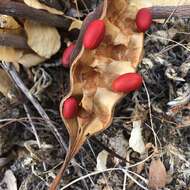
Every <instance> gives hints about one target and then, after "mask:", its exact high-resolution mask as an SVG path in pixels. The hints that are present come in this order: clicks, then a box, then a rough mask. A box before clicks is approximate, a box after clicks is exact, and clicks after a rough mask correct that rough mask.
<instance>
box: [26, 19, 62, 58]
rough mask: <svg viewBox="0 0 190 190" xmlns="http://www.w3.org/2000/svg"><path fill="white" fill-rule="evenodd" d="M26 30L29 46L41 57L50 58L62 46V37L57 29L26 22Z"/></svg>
mask: <svg viewBox="0 0 190 190" xmlns="http://www.w3.org/2000/svg"><path fill="white" fill-rule="evenodd" d="M24 28H25V31H26V34H27V37H28V45H29V46H30V47H31V49H33V50H34V51H35V52H36V53H37V54H38V55H39V56H41V57H44V58H47V59H48V58H50V57H51V56H52V55H54V54H55V53H57V51H58V50H59V48H60V46H61V42H60V35H59V33H58V31H57V29H56V28H54V27H50V26H47V25H43V24H40V23H37V22H34V21H29V20H26V21H25V23H24Z"/></svg>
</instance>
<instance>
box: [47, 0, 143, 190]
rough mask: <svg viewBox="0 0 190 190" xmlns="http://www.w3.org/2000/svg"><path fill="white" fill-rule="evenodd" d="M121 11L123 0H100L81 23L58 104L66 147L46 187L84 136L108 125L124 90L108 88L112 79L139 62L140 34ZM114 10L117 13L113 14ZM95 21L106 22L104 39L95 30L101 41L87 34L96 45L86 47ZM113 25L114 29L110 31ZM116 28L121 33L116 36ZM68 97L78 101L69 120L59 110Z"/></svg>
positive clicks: (125, 7)
mask: <svg viewBox="0 0 190 190" xmlns="http://www.w3.org/2000/svg"><path fill="white" fill-rule="evenodd" d="M125 10H127V3H126V1H125V0H119V1H118V0H108V1H107V0H104V1H103V2H102V3H101V4H100V5H99V6H98V7H97V9H96V10H95V11H94V12H93V13H91V14H89V15H88V16H87V18H86V19H85V20H84V22H83V25H82V27H81V32H80V34H79V38H78V40H77V42H76V47H75V49H74V51H73V53H72V55H71V59H70V60H71V62H72V65H71V69H70V91H69V93H68V94H67V96H66V97H64V98H63V100H62V101H61V104H60V113H61V117H62V119H63V121H64V123H65V126H66V128H67V131H68V133H69V136H70V140H69V149H68V152H67V155H66V158H65V162H64V164H63V165H62V167H61V169H60V172H59V174H58V175H57V177H56V178H55V180H54V182H53V183H52V185H51V186H50V190H55V189H56V187H57V185H58V184H59V182H60V180H61V176H62V175H63V173H64V171H65V169H66V167H67V165H68V163H69V162H70V160H71V159H72V158H73V157H74V156H75V155H76V154H77V152H78V151H79V150H80V148H81V146H82V145H83V144H84V142H85V141H86V139H88V138H89V137H90V136H92V135H95V134H97V133H99V132H101V131H103V130H105V129H106V128H107V127H108V126H109V125H110V124H111V122H112V118H113V112H114V108H115V105H116V104H117V102H119V101H120V100H121V99H122V98H123V97H124V96H125V94H124V93H118V92H113V91H112V90H111V84H112V81H113V80H114V79H116V78H117V77H118V76H120V75H123V74H126V73H132V72H135V71H136V67H137V65H138V64H139V62H140V61H141V58H142V53H143V40H144V35H143V33H138V32H137V31H136V30H135V28H134V25H135V21H134V20H132V19H128V18H127V17H126V14H125V13H126V11H125ZM114 12H117V13H119V14H113V13H114ZM97 20H102V21H103V22H105V23H106V30H105V34H104V38H103V39H101V38H102V33H101V32H100V30H98V31H99V32H98V33H99V34H101V35H97V36H98V41H99V40H100V39H101V40H102V41H101V43H100V44H99V46H97V44H98V43H97V41H96V39H95V40H94V39H93V38H92V36H93V35H92V36H90V40H92V42H93V45H92V46H90V45H91V44H90V45H89V46H90V48H91V47H93V48H94V47H95V46H97V47H96V49H90V50H89V49H87V48H85V46H84V41H85V40H84V38H87V37H86V36H85V35H86V30H87V31H88V29H89V26H90V25H91V23H92V22H93V21H97ZM102 28H103V27H102ZM113 28H114V32H110V31H109V30H112V29H113ZM91 30H92V29H91ZM101 31H103V30H102V29H101ZM117 31H120V33H121V34H120V35H117ZM92 33H94V31H92ZM88 35H91V34H88ZM95 35H96V32H95ZM88 42H89V41H88ZM94 44H95V45H94ZM69 97H76V98H77V99H78V100H79V102H78V104H80V110H79V113H78V114H77V116H76V117H73V118H72V119H67V118H66V117H65V116H64V113H63V106H64V102H65V100H67V98H69ZM81 111H82V112H81Z"/></svg>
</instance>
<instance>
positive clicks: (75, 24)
mask: <svg viewBox="0 0 190 190" xmlns="http://www.w3.org/2000/svg"><path fill="white" fill-rule="evenodd" d="M81 26H82V21H81V20H74V21H73V22H72V23H71V25H70V27H69V30H68V31H70V30H72V29H79V30H80V28H81Z"/></svg>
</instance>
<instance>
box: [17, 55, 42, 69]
mask: <svg viewBox="0 0 190 190" xmlns="http://www.w3.org/2000/svg"><path fill="white" fill-rule="evenodd" d="M44 61H45V58H43V57H40V56H39V55H37V54H34V53H27V54H24V55H23V56H22V57H21V58H20V59H19V61H18V62H19V63H20V64H22V65H23V66H24V67H27V68H29V67H32V66H35V65H38V64H40V63H42V62H44Z"/></svg>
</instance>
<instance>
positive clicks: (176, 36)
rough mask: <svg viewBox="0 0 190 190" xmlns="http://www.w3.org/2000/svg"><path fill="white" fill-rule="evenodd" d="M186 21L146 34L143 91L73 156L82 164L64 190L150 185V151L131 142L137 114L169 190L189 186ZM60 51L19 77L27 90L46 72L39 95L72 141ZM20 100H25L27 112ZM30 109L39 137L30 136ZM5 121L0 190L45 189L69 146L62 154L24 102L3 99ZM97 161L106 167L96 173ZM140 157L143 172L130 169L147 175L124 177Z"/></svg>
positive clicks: (189, 34) (0, 136) (189, 31)
mask: <svg viewBox="0 0 190 190" xmlns="http://www.w3.org/2000/svg"><path fill="white" fill-rule="evenodd" d="M189 26H190V20H189V19H179V18H171V19H170V20H168V21H167V22H166V23H153V25H152V26H151V28H150V29H149V30H148V31H147V32H146V34H145V41H144V51H145V52H144V57H143V60H142V62H141V64H139V67H138V72H139V73H141V74H142V76H143V78H144V83H143V86H142V88H141V89H140V90H139V91H137V92H135V93H132V94H129V95H128V96H126V97H125V98H124V99H123V100H122V101H121V102H120V103H119V104H118V105H117V107H116V110H115V113H114V118H113V122H112V124H111V126H110V127H109V128H108V129H107V130H105V131H104V132H102V133H101V134H99V135H96V137H92V138H90V139H89V140H88V141H87V142H86V143H85V145H84V146H83V147H82V149H81V150H80V152H79V153H78V154H77V156H76V157H75V158H76V160H75V161H76V162H77V163H76V162H72V163H71V164H70V165H69V167H68V169H67V171H66V173H65V175H64V178H63V180H62V182H61V186H60V189H63V188H62V187H64V186H65V185H67V184H68V183H70V182H72V181H73V180H75V179H79V181H78V182H76V183H74V184H72V185H70V186H69V187H67V188H66V189H68V190H85V189H89V190H101V189H103V190H123V189H130V190H140V189H143V188H142V187H140V186H139V184H140V185H141V186H143V187H144V188H147V184H146V180H148V176H149V167H150V162H151V159H145V155H140V154H138V153H136V152H135V151H133V150H132V149H131V148H130V147H129V139H130V135H131V131H132V126H133V124H134V121H135V118H136V117H137V116H138V118H139V119H140V120H141V121H142V126H141V127H142V135H143V141H144V143H145V144H146V143H152V144H154V145H155V139H154V137H155V136H154V135H153V131H152V129H154V132H155V135H156V138H157V140H156V141H157V142H158V144H157V147H158V149H159V151H160V155H161V161H162V162H163V164H164V166H165V168H166V171H167V174H168V177H167V185H166V187H165V188H164V189H165V190H174V189H175V190H190V128H189V127H190V103H189V101H190V27H189ZM60 56H61V51H60V53H58V54H57V55H56V56H54V57H52V58H51V59H50V60H48V61H46V62H45V63H43V64H40V65H38V66H36V67H33V68H32V69H31V70H30V72H26V70H24V69H23V71H22V72H21V75H20V77H21V78H22V80H23V81H24V83H25V84H26V86H27V87H28V88H32V86H33V85H34V83H36V82H38V80H36V81H34V77H32V78H31V75H33V76H36V78H37V79H39V76H43V77H44V78H43V80H46V83H48V85H47V87H46V88H43V90H39V91H38V93H37V94H35V96H36V97H37V98H38V101H39V102H40V104H41V106H42V107H43V109H44V110H45V111H46V113H47V114H48V116H49V117H50V118H51V121H52V122H53V124H54V125H55V126H56V127H57V129H58V131H59V133H60V134H61V135H62V137H63V139H64V141H65V142H66V144H68V139H69V137H68V133H67V131H66V129H65V127H64V124H63V122H62V120H61V118H60V114H59V103H60V101H61V99H62V97H63V96H64V95H66V93H67V92H68V84H69V69H65V68H63V66H62V65H61V64H60ZM178 97H181V98H178ZM176 98H178V99H177V100H175V99H176ZM22 102H25V105H26V107H27V109H25V107H24V106H23V104H22ZM27 110H28V114H29V115H30V117H31V118H32V121H33V124H34V126H35V129H36V131H37V138H36V136H35V135H34V134H33V131H32V128H31V122H30V121H29V118H28V115H27ZM0 122H1V130H0V179H1V183H0V189H2V190H3V189H4V190H6V189H8V190H17V189H19V190H47V189H48V184H50V183H51V181H52V180H53V178H54V177H55V176H56V174H57V173H58V170H59V168H60V165H61V163H62V162H63V160H64V157H65V151H64V150H62V151H61V148H60V146H59V143H58V142H57V140H56V139H55V137H54V135H53V134H52V133H51V131H50V130H49V128H47V126H46V124H45V123H44V121H43V119H42V118H41V117H40V116H39V115H38V114H37V113H36V111H35V109H34V107H33V106H32V104H31V103H30V102H29V101H28V100H27V99H22V100H19V101H18V102H16V103H15V102H14V103H13V104H12V103H10V102H9V101H8V100H7V99H6V98H5V97H3V96H2V97H1V99H0ZM38 140H39V141H38ZM39 142H40V144H41V145H40V146H41V147H40V148H39V147H38V145H39ZM102 151H103V152H102ZM99 153H102V155H103V156H101V155H100V154H99ZM151 153H152V152H151V151H150V152H149V153H148V156H150V155H151ZM105 157H106V159H105ZM97 160H98V162H101V164H103V166H104V169H105V170H108V171H105V172H99V173H98V172H95V171H97V170H96V168H97ZM125 160H128V162H130V163H127V162H126V161H125ZM104 161H106V164H105V163H104ZM139 162H141V163H143V164H142V165H141V166H142V169H141V171H140V172H139V173H138V171H137V169H138V168H137V167H135V166H134V167H131V168H130V170H131V171H132V172H135V173H138V175H140V176H141V177H142V178H140V177H139V176H136V175H134V174H133V173H130V174H131V175H130V176H132V178H129V177H127V178H126V173H125V168H126V166H129V165H132V166H133V165H134V164H137V163H139ZM94 172H95V173H94ZM125 179H126V180H125ZM134 180H135V182H134ZM15 184H16V186H15ZM124 186H126V187H125V188H124ZM10 187H11V188H10ZM13 187H14V188H13ZM16 187H17V188H16Z"/></svg>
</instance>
